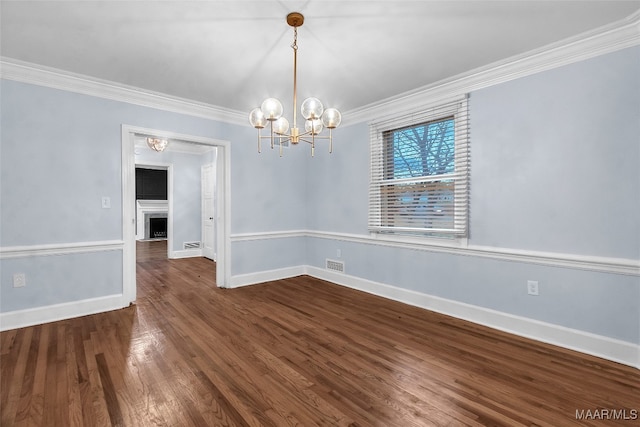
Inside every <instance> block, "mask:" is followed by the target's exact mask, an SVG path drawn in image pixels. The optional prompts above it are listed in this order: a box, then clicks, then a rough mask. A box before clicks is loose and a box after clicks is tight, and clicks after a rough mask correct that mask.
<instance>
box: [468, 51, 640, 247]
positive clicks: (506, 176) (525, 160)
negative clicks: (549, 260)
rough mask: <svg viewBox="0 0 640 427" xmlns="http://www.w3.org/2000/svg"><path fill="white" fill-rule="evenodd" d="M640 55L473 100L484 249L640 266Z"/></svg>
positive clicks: (538, 78) (477, 213) (476, 232)
mask: <svg viewBox="0 0 640 427" xmlns="http://www.w3.org/2000/svg"><path fill="white" fill-rule="evenodd" d="M639 76H640V48H632V49H627V50H624V51H620V52H616V53H612V54H609V55H605V56H601V57H598V58H595V59H591V60H588V61H583V62H580V63H577V64H573V65H570V66H565V67H561V68H558V69H555V70H551V71H547V72H544V73H541V74H536V75H532V76H529V77H526V78H522V79H518V80H515V81H512V82H509V83H505V84H501V85H498V86H494V87H490V88H488V89H484V90H480V91H477V92H474V93H473V94H472V96H471V107H470V108H471V134H472V169H471V170H472V172H471V182H472V185H471V189H472V192H471V199H472V208H471V224H470V229H471V237H472V241H473V242H474V243H476V244H479V245H489V246H498V247H506V248H519V249H532V250H543V251H550V252H560V253H572V254H580V255H597V256H605V257H619V258H629V259H639V258H640V221H639V220H638V213H640V172H639V168H640V164H639V159H640V77H639Z"/></svg>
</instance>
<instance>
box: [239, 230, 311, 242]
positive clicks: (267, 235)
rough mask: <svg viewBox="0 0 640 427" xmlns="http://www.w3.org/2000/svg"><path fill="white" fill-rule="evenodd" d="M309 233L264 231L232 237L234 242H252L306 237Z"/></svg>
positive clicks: (301, 231) (302, 231) (303, 231)
mask: <svg viewBox="0 0 640 427" xmlns="http://www.w3.org/2000/svg"><path fill="white" fill-rule="evenodd" d="M308 234H309V232H308V231H306V230H286V231H262V232H257V233H236V234H232V235H231V241H232V242H247V241H251V240H269V239H287V238H290V237H306V236H308Z"/></svg>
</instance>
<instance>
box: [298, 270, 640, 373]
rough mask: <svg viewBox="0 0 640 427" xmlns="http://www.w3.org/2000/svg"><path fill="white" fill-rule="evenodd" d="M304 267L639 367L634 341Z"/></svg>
mask: <svg viewBox="0 0 640 427" xmlns="http://www.w3.org/2000/svg"><path fill="white" fill-rule="evenodd" d="M305 269H306V271H307V274H308V275H310V276H313V277H316V278H318V279H322V280H327V281H329V282H332V283H336V284H339V285H342V286H347V287H349V288H352V289H357V290H360V291H364V292H367V293H370V294H374V295H378V296H381V297H384V298H389V299H391V300H394V301H399V302H402V303H405V304H409V305H413V306H416V307H420V308H424V309H426V310H431V311H435V312H437V313H442V314H446V315H448V316H453V317H456V318H458V319H463V320H467V321H470V322H473V323H477V324H480V325H483V326H488V327H490V328H493V329H498V330H501V331H504V332H508V333H511V334H514V335H518V336H522V337H525V338H530V339H534V340H536V341H541V342H545V343H549V344H553V345H557V346H559V347H563V348H568V349H571V350H576V351H579V352H581V353H586V354H590V355H593V356H597V357H601V358H603V359H607V360H612V361H614V362H619V363H622V364H625V365H628V366H633V367H635V368H638V369H640V345H637V344H633V343H630V342H626V341H622V340H616V339H613V338H609V337H605V336H602V335H597V334H592V333H589V332H584V331H580V330H577V329H571V328H566V327H563V326H558V325H554V324H551V323H546V322H541V321H538V320H533V319H528V318H525V317H521V316H515V315H512V314H508V313H503V312H500V311H496V310H491V309H487V308H483V307H478V306H474V305H471V304H465V303H462V302H458V301H453V300H449V299H445V298H440V297H436V296H433V295H427V294H422V293H419V292H415V291H411V290H407V289H402V288H397V287H395V286H390V285H386V284H383V283H377V282H373V281H370V280H366V279H361V278H358V277H355V276H349V275H346V274H342V273H335V272H333V271H329V270H324V269H321V268H317V267H311V266H306V267H305Z"/></svg>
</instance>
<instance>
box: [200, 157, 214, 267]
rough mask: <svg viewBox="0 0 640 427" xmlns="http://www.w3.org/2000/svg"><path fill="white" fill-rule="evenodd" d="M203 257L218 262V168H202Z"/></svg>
mask: <svg viewBox="0 0 640 427" xmlns="http://www.w3.org/2000/svg"><path fill="white" fill-rule="evenodd" d="M201 179H202V255H203V256H204V257H205V258H209V259H211V260H214V261H215V260H216V214H215V212H216V206H215V202H216V192H215V189H216V168H215V165H214V164H213V163H211V164H208V165H204V166H202V172H201Z"/></svg>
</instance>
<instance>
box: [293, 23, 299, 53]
mask: <svg viewBox="0 0 640 427" xmlns="http://www.w3.org/2000/svg"><path fill="white" fill-rule="evenodd" d="M291 48H292V49H293V50H298V27H294V28H293V43H292V44H291Z"/></svg>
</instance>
